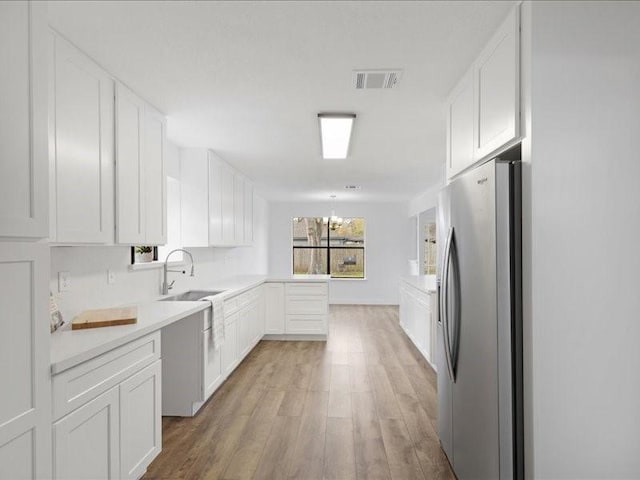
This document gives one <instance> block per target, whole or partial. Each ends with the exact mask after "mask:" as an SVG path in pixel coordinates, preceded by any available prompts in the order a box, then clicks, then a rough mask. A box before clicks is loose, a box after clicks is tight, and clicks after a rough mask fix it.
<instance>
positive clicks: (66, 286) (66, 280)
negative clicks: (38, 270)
mask: <svg viewBox="0 0 640 480" xmlns="http://www.w3.org/2000/svg"><path fill="white" fill-rule="evenodd" d="M69 290H71V275H70V274H69V272H58V292H68V291H69Z"/></svg>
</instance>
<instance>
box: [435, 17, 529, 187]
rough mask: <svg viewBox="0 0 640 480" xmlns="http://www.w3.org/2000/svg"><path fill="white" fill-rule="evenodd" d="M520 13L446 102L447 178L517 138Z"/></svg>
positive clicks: (506, 24)
mask: <svg viewBox="0 0 640 480" xmlns="http://www.w3.org/2000/svg"><path fill="white" fill-rule="evenodd" d="M519 62H520V17H519V7H518V6H516V7H514V8H513V10H512V11H511V13H510V14H509V15H508V16H507V18H506V19H505V20H504V22H503V23H502V25H500V27H499V28H498V30H497V31H496V33H495V34H494V36H493V37H492V38H491V40H490V41H489V43H487V45H486V46H485V48H484V49H483V50H482V52H481V53H480V55H479V56H478V58H477V59H476V61H475V62H474V63H473V65H471V68H470V69H469V71H468V72H467V73H466V74H465V76H464V77H463V78H462V79H461V80H460V82H459V83H458V85H457V86H456V87H455V88H454V89H453V90H452V92H451V94H450V95H449V99H448V101H447V169H446V170H447V178H449V179H450V178H451V177H453V176H454V175H456V174H458V173H460V172H461V171H462V170H464V169H466V168H467V167H469V166H471V165H473V164H474V163H476V162H478V161H480V160H483V159H486V158H489V156H490V155H495V154H497V153H499V152H500V150H501V149H503V148H504V147H508V146H511V145H513V141H514V140H516V139H517V138H518V137H519V135H520V68H519Z"/></svg>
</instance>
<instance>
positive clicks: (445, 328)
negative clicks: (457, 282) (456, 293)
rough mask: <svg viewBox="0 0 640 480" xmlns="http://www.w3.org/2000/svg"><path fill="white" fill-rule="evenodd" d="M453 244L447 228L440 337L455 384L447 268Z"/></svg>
mask: <svg viewBox="0 0 640 480" xmlns="http://www.w3.org/2000/svg"><path fill="white" fill-rule="evenodd" d="M452 243H453V227H451V228H449V232H448V233H447V240H446V243H445V246H444V255H443V262H442V286H441V289H440V315H441V318H442V333H443V335H442V337H443V341H444V356H445V359H446V360H447V373H448V374H449V378H450V379H451V381H452V382H455V374H454V371H453V363H452V358H451V339H450V337H449V271H450V270H449V268H450V265H451V245H452Z"/></svg>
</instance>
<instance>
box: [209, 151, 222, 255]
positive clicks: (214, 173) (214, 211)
mask: <svg viewBox="0 0 640 480" xmlns="http://www.w3.org/2000/svg"><path fill="white" fill-rule="evenodd" d="M208 156H209V185H208V191H209V218H208V220H209V243H210V244H212V245H222V244H223V243H224V241H223V238H224V237H223V225H222V176H223V174H222V172H223V169H225V168H226V165H225V164H224V163H223V162H222V160H220V159H219V158H218V157H217V155H216V154H215V153H213V152H211V151H209V152H208Z"/></svg>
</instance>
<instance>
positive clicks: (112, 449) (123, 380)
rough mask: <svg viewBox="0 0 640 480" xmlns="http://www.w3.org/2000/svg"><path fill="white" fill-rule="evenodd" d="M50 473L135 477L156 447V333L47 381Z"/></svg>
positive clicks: (158, 433)
mask: <svg viewBox="0 0 640 480" xmlns="http://www.w3.org/2000/svg"><path fill="white" fill-rule="evenodd" d="M52 390H53V413H54V420H55V422H54V423H53V477H54V478H56V479H64V480H67V479H87V478H91V479H111V478H113V479H137V478H140V477H141V476H142V474H143V473H144V472H145V471H146V469H147V467H148V466H149V464H150V463H151V462H152V461H153V459H154V458H155V457H156V456H157V455H158V454H159V453H160V450H161V434H162V429H161V412H160V405H161V393H160V392H161V360H160V333H159V332H155V333H152V334H149V335H147V336H145V337H142V338H139V339H137V340H134V341H132V342H129V343H127V344H125V345H122V346H120V347H117V348H115V349H113V350H111V351H109V352H106V353H104V354H102V355H100V356H98V357H95V358H92V359H90V360H87V361H86V362H83V363H81V364H79V365H76V366H74V367H72V368H70V369H68V370H65V371H63V372H61V373H59V374H57V375H54V377H53V379H52Z"/></svg>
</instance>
